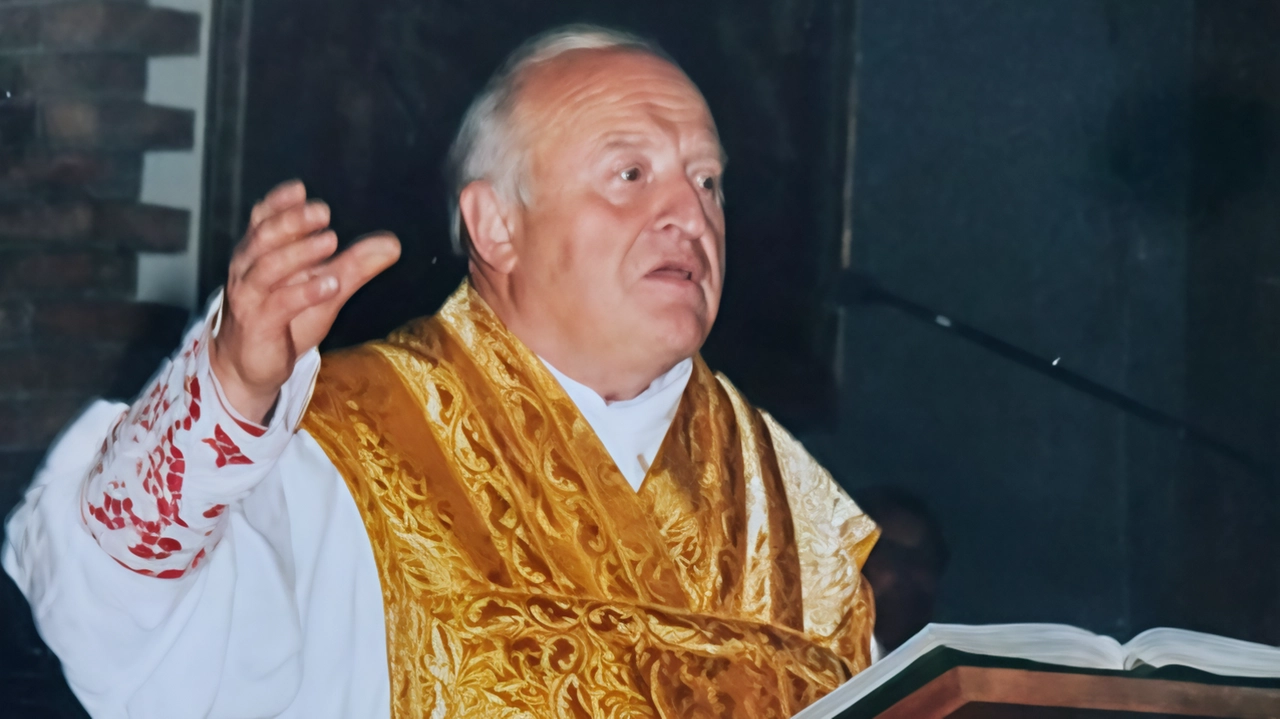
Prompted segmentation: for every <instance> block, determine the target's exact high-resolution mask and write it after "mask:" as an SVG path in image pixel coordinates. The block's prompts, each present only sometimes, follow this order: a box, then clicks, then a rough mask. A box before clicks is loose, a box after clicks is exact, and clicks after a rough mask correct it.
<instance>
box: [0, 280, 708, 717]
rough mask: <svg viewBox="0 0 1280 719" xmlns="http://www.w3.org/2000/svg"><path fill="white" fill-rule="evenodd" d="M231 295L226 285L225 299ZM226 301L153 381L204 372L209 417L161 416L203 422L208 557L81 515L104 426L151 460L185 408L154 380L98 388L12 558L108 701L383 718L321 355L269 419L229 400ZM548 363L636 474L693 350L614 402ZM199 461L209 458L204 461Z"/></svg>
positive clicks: (669, 412) (370, 591)
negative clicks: (218, 326) (170, 560)
mask: <svg viewBox="0 0 1280 719" xmlns="http://www.w3.org/2000/svg"><path fill="white" fill-rule="evenodd" d="M220 304H221V301H220V296H219V297H215V298H214V300H213V301H212V302H211V303H210V306H211V308H216V307H218V306H220ZM211 317H212V314H210V315H206V319H205V321H204V322H201V323H199V324H197V325H196V326H195V327H193V328H192V329H191V330H190V331H189V332H188V334H187V337H186V339H185V340H184V348H185V351H184V350H180V351H179V353H178V354H177V355H175V356H174V358H173V360H172V361H171V362H170V363H167V364H166V365H165V367H164V368H162V370H161V372H160V374H159V375H158V376H157V377H158V379H156V380H153V386H157V387H159V389H157V390H156V392H155V393H153V394H155V396H161V395H164V392H170V393H171V395H172V396H173V397H183V396H189V395H190V390H189V389H188V395H182V393H181V389H182V388H181V386H177V387H171V386H170V385H169V384H163V386H160V385H157V383H166V382H168V380H166V377H169V376H170V375H172V376H173V377H176V378H177V380H176V381H177V383H178V385H181V382H182V378H183V377H184V376H185V377H186V381H187V384H188V386H190V384H191V378H193V377H194V378H196V379H197V380H199V379H201V378H203V381H202V382H201V386H203V387H204V388H205V389H204V393H203V395H200V393H199V392H198V391H197V392H196V393H195V398H196V399H197V400H199V404H200V407H199V411H198V412H197V411H195V410H192V411H191V412H188V414H189V415H190V417H189V418H190V419H194V423H187V424H186V425H184V424H183V421H182V416H181V415H180V414H179V415H175V416H177V417H178V420H177V421H176V422H170V420H171V419H172V417H170V416H168V415H165V416H164V418H163V420H162V421H163V422H164V425H165V426H168V425H171V426H173V427H174V428H175V429H177V430H179V432H180V433H181V431H183V430H184V427H185V431H188V432H192V433H196V432H203V433H204V434H202V435H200V436H203V437H206V438H205V439H200V440H198V441H196V440H194V439H192V440H187V441H189V442H192V444H189V445H186V446H188V449H187V450H185V454H184V453H182V452H179V453H178V457H179V458H181V459H182V460H183V461H184V462H185V465H186V476H185V487H184V488H183V491H184V493H185V498H184V499H183V501H184V502H185V503H186V506H189V507H197V508H198V507H201V506H206V505H207V506H211V507H214V508H215V510H216V511H215V510H211V513H212V514H213V515H214V518H213V519H208V520H202V521H206V523H207V524H208V526H209V527H210V529H209V530H207V531H209V532H213V531H214V529H215V528H216V530H217V531H218V532H221V535H220V539H219V540H218V543H217V545H216V547H214V548H213V551H210V552H209V553H208V556H207V557H204V558H203V562H202V563H201V564H200V565H199V568H198V570H196V569H192V570H191V571H189V572H187V573H186V574H185V575H182V576H180V577H179V578H176V579H159V578H156V577H153V576H140V575H139V574H137V573H135V572H136V571H137V570H136V569H135V571H130V570H129V569H127V568H125V567H122V566H121V564H120V563H119V562H117V561H116V560H115V559H113V558H112V556H111V555H109V554H108V552H107V551H104V548H106V547H109V546H111V545H110V543H109V542H110V541H111V540H109V539H103V540H102V542H103V544H101V546H100V544H99V541H98V540H97V539H95V535H94V534H92V533H91V530H90V529H89V526H90V524H91V522H92V521H93V520H92V519H86V518H85V516H84V512H85V509H84V507H85V502H86V499H85V498H84V497H83V496H82V495H83V494H85V493H86V490H85V487H86V486H87V485H86V477H88V476H90V472H91V471H93V468H94V465H95V464H99V467H98V471H99V472H101V461H102V460H101V459H100V455H99V451H100V450H99V448H100V447H104V445H103V440H104V439H105V438H108V437H109V436H113V435H114V436H115V440H114V442H115V447H114V449H113V450H112V451H113V456H116V459H115V460H113V461H114V465H113V466H127V467H129V468H131V467H133V466H134V465H133V460H134V457H133V455H130V452H133V453H135V454H136V455H137V457H136V458H137V467H142V466H143V462H144V460H145V459H146V456H147V453H148V452H152V451H153V449H152V448H148V447H144V446H143V445H145V444H146V442H147V438H148V437H150V436H153V435H155V431H157V430H149V429H146V427H151V426H152V424H154V423H152V424H146V425H138V424H137V423H136V422H133V420H135V419H136V418H137V416H139V414H140V413H143V414H145V412H143V410H147V411H153V412H154V413H156V416H157V417H159V416H161V415H162V414H163V413H164V412H172V411H174V408H171V407H169V403H167V402H166V403H164V404H163V406H161V404H160V403H159V402H156V403H155V405H156V406H155V407H154V408H152V407H151V406H150V405H148V406H147V407H142V406H141V405H142V404H143V403H144V400H147V393H146V392H144V396H143V397H141V398H139V399H138V401H137V402H136V403H135V405H133V406H132V407H131V406H129V405H125V404H123V403H119V402H106V401H98V402H95V403H93V404H92V405H91V406H90V407H89V408H88V409H87V410H85V412H84V413H83V414H82V415H81V416H80V417H79V418H78V419H77V420H76V421H75V422H74V423H73V424H72V425H71V426H70V427H68V428H67V429H66V430H65V431H64V433H63V434H62V436H61V437H60V438H59V439H58V441H57V442H56V443H55V445H54V447H53V449H52V450H51V451H50V454H49V456H48V458H47V460H46V462H45V464H44V466H43V467H42V469H41V470H40V472H39V473H38V474H37V476H36V479H35V481H34V482H33V484H32V487H31V488H30V489H29V490H28V493H27V495H26V497H25V499H24V501H23V503H22V504H21V505H19V507H18V508H17V509H16V510H15V511H14V513H13V514H12V515H11V516H10V518H9V520H8V523H7V527H6V529H7V533H6V535H7V538H6V542H5V546H4V550H3V563H4V569H5V571H6V572H7V573H8V574H9V575H10V576H11V577H13V579H14V581H15V582H16V583H17V584H18V586H19V587H20V588H21V589H22V591H23V593H24V594H25V595H26V596H27V598H28V600H29V601H30V602H31V605H32V610H33V612H34V614H35V618H36V622H37V625H38V627H39V628H40V633H41V636H42V637H43V638H44V640H45V641H46V643H48V644H49V646H50V647H51V648H52V649H53V650H54V652H55V653H56V654H57V655H58V657H59V658H60V659H61V661H62V664H63V669H64V671H65V672H66V675H67V679H68V681H69V683H70V685H71V687H72V689H73V690H74V691H75V693H76V695H77V697H79V699H80V700H81V702H82V703H83V704H84V706H85V708H86V709H88V711H89V713H90V714H91V715H92V716H94V717H142V718H146V719H149V718H151V717H155V718H157V719H159V718H163V719H180V718H183V717H215V718H217V717H263V716H282V717H307V718H308V719H312V718H315V717H386V716H388V715H389V714H390V695H389V691H390V688H389V687H390V682H389V678H388V674H387V655H386V636H385V624H384V619H383V603H382V590H381V585H380V583H379V579H378V572H377V568H376V566H375V564H374V556H373V550H372V547H371V545H370V543H369V539H368V536H367V534H366V533H365V528H364V524H363V520H362V518H361V516H360V512H359V510H358V509H357V507H356V504H355V502H354V501H353V500H352V497H351V494H350V492H349V491H348V489H347V487H346V483H345V482H344V480H343V479H342V477H341V476H340V475H339V473H338V471H337V469H336V468H335V467H334V466H333V464H332V463H331V462H330V461H329V458H328V456H327V455H326V454H325V453H324V451H323V450H322V449H321V448H320V446H319V445H318V444H317V443H316V442H315V440H313V439H312V438H311V437H310V436H309V435H308V434H307V433H306V432H304V431H299V432H296V433H295V432H294V428H295V427H296V426H297V423H298V422H299V420H300V418H301V415H302V412H303V411H304V410H305V405H306V401H307V398H308V397H309V395H310V389H311V386H312V384H313V383H314V380H315V375H316V371H317V370H318V368H319V355H318V354H317V353H316V352H315V351H314V350H313V351H312V352H310V353H308V354H307V355H305V356H304V357H302V358H301V359H300V360H299V361H298V363H297V366H296V367H295V370H294V374H293V376H292V378H291V379H290V380H289V381H288V383H287V384H286V385H285V387H284V388H283V390H282V392H281V398H280V401H279V404H278V405H277V411H276V412H275V413H274V416H273V418H272V420H271V423H270V425H269V426H268V427H267V428H266V431H265V432H263V431H261V429H258V430H257V431H254V428H253V427H252V426H251V425H249V423H247V422H245V421H244V420H243V418H239V417H237V416H236V415H235V413H234V411H233V410H231V409H229V405H228V404H227V403H226V402H225V400H223V399H222V398H221V391H220V388H219V387H218V386H217V384H216V380H214V379H213V375H212V372H211V371H210V370H209V369H208V359H207V354H206V353H205V352H204V345H205V344H207V341H206V340H207V337H208V335H209V331H208V329H207V327H208V326H209V324H210V320H211ZM549 369H551V372H552V373H553V374H554V375H555V377H556V378H557V380H559V381H560V383H561V385H562V386H563V387H564V389H565V391H566V393H567V394H568V395H569V397H570V398H571V399H572V400H573V401H574V403H575V404H576V405H577V406H578V408H579V410H581V412H582V413H583V415H584V416H585V418H586V419H587V421H588V422H589V423H590V425H591V427H592V429H593V430H595V432H596V434H597V435H598V436H599V438H600V439H601V441H602V443H603V444H604V446H605V448H606V449H607V450H608V451H609V453H610V455H611V456H612V457H613V459H614V461H615V462H616V463H617V465H618V467H619V469H620V470H621V471H622V473H623V474H624V476H626V478H627V480H628V482H630V483H631V485H632V486H633V487H637V488H638V487H639V486H640V482H641V480H642V479H643V478H644V475H645V472H646V470H647V468H648V466H649V464H651V463H652V461H653V459H654V456H655V455H656V454H657V451H658V447H659V445H660V444H661V442H662V439H663V436H664V435H665V434H666V431H667V428H668V427H669V426H670V424H671V420H672V418H673V417H674V415H675V412H676V409H677V405H678V404H679V400H680V396H681V395H682V393H683V392H684V388H685V385H686V384H687V383H688V381H689V377H690V373H691V369H692V362H691V361H690V360H686V361H684V362H681V363H679V364H678V365H676V366H675V367H674V368H673V369H672V370H670V371H669V372H668V373H666V374H665V375H663V376H662V377H659V378H658V379H657V380H655V381H654V383H653V384H652V385H651V386H650V387H649V388H648V389H647V390H645V392H644V393H642V394H641V395H640V396H638V397H636V398H635V399H632V400H628V401H624V402H615V403H606V402H604V401H603V400H602V399H601V398H600V397H599V396H598V395H596V394H595V393H594V392H593V391H592V390H591V389H589V388H587V387H585V386H583V385H581V384H579V383H577V382H575V381H573V380H572V379H570V378H568V377H565V376H564V375H563V374H562V373H560V372H559V371H558V370H556V369H555V368H551V367H549ZM184 373H185V374H184ZM161 390H164V392H161ZM211 394H212V395H213V397H211V396H210V395H211ZM215 398H216V399H215ZM156 421H161V420H156ZM135 425H137V426H135ZM138 427H143V428H141V429H139V428H138ZM130 432H133V434H130ZM148 432H150V434H148ZM169 434H170V436H171V437H172V435H173V431H172V430H170V432H169ZM170 441H171V442H172V440H170ZM135 445H136V446H135ZM192 447H194V449H192ZM215 460H216V462H217V467H218V469H217V470H214V469H212V467H213V465H212V463H213V462H214V461H215ZM201 462H208V463H210V464H209V465H208V467H206V468H205V469H201V466H202V465H200V463H201ZM129 471H130V472H132V469H130V470H129ZM139 471H141V470H139ZM136 479H137V478H136V477H130V478H128V481H129V482H133V481H135V480H136ZM124 483H125V482H124V480H122V481H121V483H118V486H117V485H108V486H109V489H108V492H111V491H116V490H120V491H123V489H122V487H123V484H124ZM179 486H181V485H179ZM112 487H114V488H112ZM88 501H89V505H90V506H92V505H93V502H94V501H95V500H94V498H92V497H90V498H88ZM111 501H112V500H111V497H107V498H105V499H104V500H103V502H105V503H106V505H107V506H109V505H110V503H111ZM201 503H203V504H201ZM116 505H117V509H116V511H117V512H118V511H119V509H118V507H119V502H118V501H117V502H116ZM217 508H225V515H220V514H218V513H217V512H219V511H222V510H221V509H217ZM138 511H141V510H138ZM91 513H92V512H91ZM188 518H189V519H192V516H189V517H188ZM194 519H198V517H195V518H194ZM215 523H216V524H215ZM193 524H194V520H193ZM184 526H185V525H184ZM203 526H205V525H198V526H197V527H196V528H197V529H198V528H200V527H203ZM192 532H193V533H194V534H196V535H198V534H199V532H195V531H194V530H192ZM215 538H216V537H215ZM117 556H123V555H117ZM127 558H128V557H126V559H127Z"/></svg>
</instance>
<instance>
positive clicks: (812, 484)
mask: <svg viewBox="0 0 1280 719" xmlns="http://www.w3.org/2000/svg"><path fill="white" fill-rule="evenodd" d="M303 428H304V429H306V430H307V432H308V433H310V434H311V435H312V436H313V437H314V438H315V439H316V441H318V442H319V443H320V446H321V447H323V448H324V450H325V451H326V452H327V453H328V455H329V457H330V459H332V460H333V462H334V464H335V465H336V466H337V467H338V469H339V471H341V472H342V474H343V476H344V477H345V478H346V481H347V484H348V486H349V487H350V490H351V493H352V495H353V496H354V497H355V500H356V504H357V505H358V506H359V508H360V512H361V514H362V515H363V518H364V522H365V526H366V528H367V529H368V532H369V538H370V540H371V543H372V545H373V550H374V556H375V558H376V561H377V565H378V571H379V575H380V578H381V582H382V590H383V598H384V603H385V609H386V620H387V621H386V626H387V653H388V665H389V669H390V677H391V713H392V716H393V717H396V718H397V719H408V718H409V717H413V718H417V717H435V718H443V717H533V718H542V717H547V718H551V717H555V718H557V719H559V718H562V717H563V718H566V719H567V718H570V717H573V718H578V717H609V718H614V717H617V718H619V719H621V718H623V717H713V716H714V717H730V716H731V717H778V718H779V719H780V718H782V717H788V716H791V715H792V714H794V713H795V712H797V711H798V710H800V709H801V708H803V707H804V706H806V705H808V704H809V703H811V702H813V701H814V700H816V699H817V698H819V697H821V696H822V695H823V694H825V693H827V692H829V691H831V690H832V689H834V688H835V687H836V686H837V685H839V684H840V683H841V682H843V681H845V680H846V679H848V678H849V677H850V676H851V675H852V674H854V673H856V672H858V671H860V670H861V669H863V668H865V667H866V666H867V664H868V663H869V661H870V658H869V642H870V637H871V627H872V621H873V615H874V610H873V607H872V600H871V593H870V588H869V587H868V586H867V584H866V583H865V582H864V581H863V580H862V578H861V574H860V569H861V566H862V562H863V561H864V560H865V558H866V555H867V553H868V552H869V551H870V549H871V546H872V545H873V544H874V543H875V539H876V537H877V536H878V530H877V529H876V527H875V525H874V524H872V523H871V521H870V520H869V519H867V518H866V517H865V516H864V515H863V514H862V513H861V512H860V511H859V510H858V508H857V506H856V505H854V503H853V502H852V501H851V500H850V499H849V498H848V496H847V495H846V494H845V493H844V492H843V491H842V490H840V488H839V487H838V486H837V485H836V484H835V482H834V481H833V480H832V479H831V477H830V475H829V474H827V472H826V471H825V470H823V469H822V468H821V467H820V466H818V465H817V463H816V462H814V460H813V459H812V458H810V457H809V455H808V454H807V453H805V451H804V449H803V448H802V447H801V446H800V445H799V443H798V442H796V440H794V439H793V438H792V437H791V436H790V435H788V434H787V433H786V432H785V431H784V430H782V428H781V427H779V426H778V425H777V424H776V423H775V422H774V421H773V420H772V418H771V417H769V416H768V415H766V414H764V413H762V412H760V411H758V410H755V409H753V408H751V407H750V406H749V405H748V404H747V403H746V402H745V401H744V400H743V399H742V397H741V396H740V395H739V394H738V392H737V391H736V390H735V389H734V388H733V386H732V385H730V384H729V382H728V381H727V380H725V379H723V378H722V377H719V378H718V377H717V376H716V375H714V374H712V372H711V371H710V370H709V369H708V368H707V366H706V365H705V364H704V363H703V362H702V360H701V358H697V359H696V360H695V363H694V370H693V374H692V377H691V378H690V380H689V384H688V387H687V388H686V390H685V392H684V395H683V397H682V398H681V400H680V405H679V408H678V410H677V412H676V417H675V420H674V421H673V422H672V426H671V429H670V430H669V431H668V433H667V436H666V438H665V440H664V441H663V444H662V447H661V449H660V450H659V452H658V455H657V457H655V459H654V462H653V466H652V467H650V469H649V472H648V474H647V475H646V477H645V479H644V483H643V484H642V485H641V487H640V490H639V491H638V492H637V491H635V490H633V489H632V488H631V486H630V485H629V484H628V483H627V481H626V479H625V478H624V477H623V476H622V473H621V472H620V471H619V470H618V468H617V467H616V466H615V465H614V463H613V460H612V459H611V458H610V457H609V454H608V452H607V451H606V450H605V448H604V446H603V445H602V444H601V443H600V441H599V440H598V439H597V437H596V436H595V434H594V433H593V432H592V430H591V427H590V425H588V424H587V422H586V420H585V419H584V418H583V417H582V415H581V414H580V413H579V412H578V409H577V407H576V406H575V405H574V404H573V402H572V400H570V399H569V397H568V396H567V395H566V394H565V393H564V392H563V390H562V389H561V388H560V386H559V384H558V383H557V382H556V380H555V378H554V377H552V376H551V374H550V373H549V372H548V371H547V370H546V368H545V367H544V366H543V365H542V363H541V362H540V361H538V359H537V358H536V357H535V356H534V355H533V354H532V353H531V352H530V351H529V350H528V348H526V347H525V346H524V345H523V344H522V343H521V342H520V341H519V340H517V339H516V338H515V337H514V336H513V335H511V334H510V333H509V332H508V331H507V330H506V328H505V327H504V326H503V325H502V323H501V322H500V321H499V320H498V318H497V317H496V315H494V313H493V312H492V310H490V309H489V308H488V306H487V305H486V304H485V303H484V301H483V300H481V299H480V297H479V296H478V295H477V294H476V293H475V291H474V290H473V289H472V288H471V286H470V284H469V283H463V286H462V287H461V288H460V289H459V290H458V291H457V292H456V293H454V295H453V296H452V297H451V298H450V299H449V300H448V302H446V303H445V305H444V307H443V308H442V309H441V310H440V312H439V313H438V314H436V315H435V316H434V317H430V318H424V319H419V320H416V321H414V322H412V323H410V324H409V325H407V326H406V327H404V328H402V329H400V330H398V331H396V332H395V333H393V334H392V335H391V336H390V337H388V338H387V340H385V341H382V342H374V343H371V344H367V345H364V346H362V347H358V348H355V349H352V350H347V351H343V352H339V353H335V354H330V355H327V356H326V357H325V358H324V361H323V365H322V369H321V372H320V377H319V380H318V382H317V384H316V388H315V392H314V394H313V396H312V400H311V404H310V407H309V409H308V411H307V414H306V417H305V420H304V423H303Z"/></svg>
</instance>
